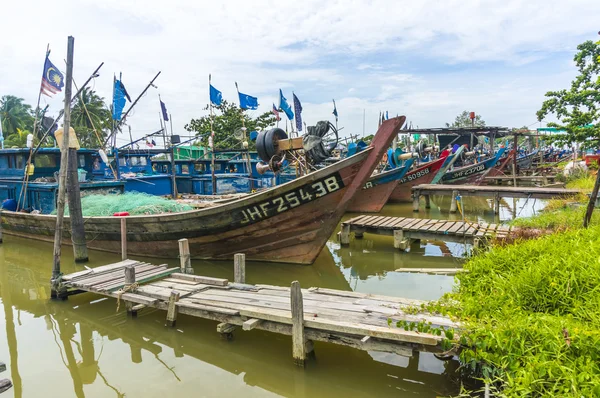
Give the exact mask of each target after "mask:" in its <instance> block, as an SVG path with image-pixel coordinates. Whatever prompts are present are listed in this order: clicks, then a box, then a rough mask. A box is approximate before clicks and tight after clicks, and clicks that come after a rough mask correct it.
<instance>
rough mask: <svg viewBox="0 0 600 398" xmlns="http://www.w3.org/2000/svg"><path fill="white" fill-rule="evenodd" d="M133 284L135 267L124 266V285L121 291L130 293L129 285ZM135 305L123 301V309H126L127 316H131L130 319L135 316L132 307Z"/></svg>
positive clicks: (130, 265) (135, 312) (135, 313)
mask: <svg viewBox="0 0 600 398" xmlns="http://www.w3.org/2000/svg"><path fill="white" fill-rule="evenodd" d="M134 283H135V267H134V266H133V265H132V264H129V265H126V266H125V284H124V286H123V290H125V291H128V292H129V291H130V290H129V289H130V288H131V285H133V284H134ZM134 305H135V304H134V303H132V302H131V301H125V308H127V315H131V316H132V317H136V316H137V311H133V306H134Z"/></svg>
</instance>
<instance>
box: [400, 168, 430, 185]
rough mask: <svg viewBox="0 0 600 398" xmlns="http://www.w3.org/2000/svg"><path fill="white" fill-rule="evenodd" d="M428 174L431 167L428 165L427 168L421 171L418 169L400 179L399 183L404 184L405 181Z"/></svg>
mask: <svg viewBox="0 0 600 398" xmlns="http://www.w3.org/2000/svg"><path fill="white" fill-rule="evenodd" d="M427 174H429V167H427V168H426V169H423V170H420V171H416V172H414V173H410V174H408V175H406V176H404V177H402V178H401V179H400V181H399V182H398V184H404V183H405V182H408V181H412V180H416V179H417V178H421V177H424V176H426V175H427Z"/></svg>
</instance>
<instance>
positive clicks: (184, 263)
mask: <svg viewBox="0 0 600 398" xmlns="http://www.w3.org/2000/svg"><path fill="white" fill-rule="evenodd" d="M178 242H179V266H180V267H181V273H182V274H193V273H194V269H193V268H192V261H191V259H190V243H189V242H188V240H187V239H179V241H178Z"/></svg>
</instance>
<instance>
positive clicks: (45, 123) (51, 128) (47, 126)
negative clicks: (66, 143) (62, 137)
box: [42, 116, 58, 138]
mask: <svg viewBox="0 0 600 398" xmlns="http://www.w3.org/2000/svg"><path fill="white" fill-rule="evenodd" d="M42 127H43V128H44V130H46V131H47V132H48V135H50V137H52V138H54V132H55V131H56V130H58V124H56V123H55V122H54V119H52V118H51V117H48V116H43V117H42Z"/></svg>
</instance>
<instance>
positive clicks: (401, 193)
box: [389, 156, 446, 203]
mask: <svg viewBox="0 0 600 398" xmlns="http://www.w3.org/2000/svg"><path fill="white" fill-rule="evenodd" d="M445 161H446V156H444V157H442V158H439V159H437V160H433V161H431V162H427V163H424V164H422V165H420V166H419V167H417V168H416V169H414V170H411V171H409V172H408V173H406V175H405V176H404V177H402V178H401V179H400V180H399V181H398V184H397V185H396V187H395V188H394V190H393V191H392V194H391V195H390V198H389V201H390V202H395V203H398V202H411V201H412V187H414V186H415V185H420V184H429V183H430V182H431V181H432V180H433V178H434V177H435V175H436V173H437V172H438V170H439V169H440V168H441V167H442V165H443V164H444V162H445Z"/></svg>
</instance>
